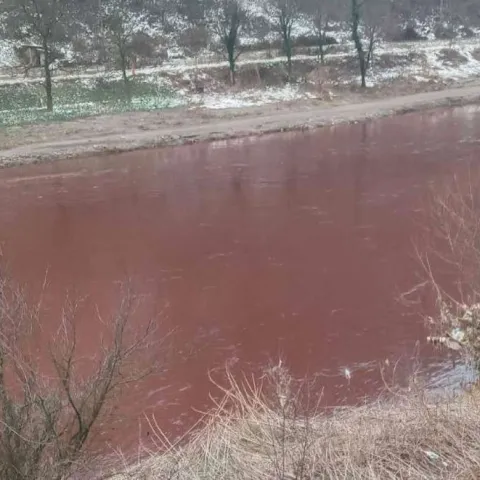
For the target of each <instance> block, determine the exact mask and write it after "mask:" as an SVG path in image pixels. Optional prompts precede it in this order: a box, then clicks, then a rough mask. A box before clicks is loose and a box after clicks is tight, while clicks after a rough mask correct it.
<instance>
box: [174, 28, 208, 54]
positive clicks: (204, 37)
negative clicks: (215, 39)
mask: <svg viewBox="0 0 480 480" xmlns="http://www.w3.org/2000/svg"><path fill="white" fill-rule="evenodd" d="M209 41H210V34H209V32H208V30H207V28H206V27H205V26H204V25H198V26H193V27H190V28H187V29H186V30H185V31H183V32H180V34H179V37H178V44H179V46H180V47H183V48H186V49H187V50H188V51H189V52H190V53H191V54H192V55H198V54H199V53H200V52H201V51H202V50H204V49H206V48H207V47H208V43H209Z"/></svg>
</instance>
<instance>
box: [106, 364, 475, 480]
mask: <svg viewBox="0 0 480 480" xmlns="http://www.w3.org/2000/svg"><path fill="white" fill-rule="evenodd" d="M237 378H238V377H237ZM227 380H228V381H227V384H226V386H225V387H222V386H220V388H221V389H222V391H223V399H222V400H221V401H219V402H217V405H216V407H215V408H214V410H213V411H212V412H210V413H209V414H207V415H206V417H205V419H204V425H203V426H202V428H200V429H198V430H196V431H194V432H193V433H191V434H190V436H189V438H188V441H187V442H186V443H185V442H183V443H182V442H179V443H175V444H171V443H169V442H168V440H167V439H166V436H165V435H164V434H163V433H162V432H161V431H160V430H159V429H158V427H157V437H156V438H157V451H155V452H150V456H149V457H148V458H147V459H145V460H143V461H140V462H139V464H137V465H134V466H132V467H131V468H129V469H127V470H126V471H125V472H123V473H120V474H118V475H117V476H114V477H113V478H114V479H115V480H127V479H142V480H153V479H159V478H162V479H164V478H165V479H172V480H187V479H188V480H211V479H224V480H240V479H241V480H273V479H275V480H287V479H288V480H314V479H341V478H342V479H344V478H348V479H353V480H356V479H365V480H367V479H368V480H372V479H373V480H385V479H391V480H393V479H398V478H408V479H412V480H417V479H418V480H420V479H422V480H426V479H427V480H428V479H432V480H433V479H445V480H446V479H452V478H465V479H467V478H472V479H473V478H478V475H479V474H480V467H479V463H478V458H479V455H480V429H479V426H480V403H479V402H478V400H479V399H478V394H476V393H471V394H464V395H462V396H459V397H457V398H455V399H450V400H448V399H447V400H445V399H443V400H441V401H438V402H433V401H431V402H430V401H427V400H426V398H425V395H424V392H422V391H415V392H413V393H410V394H400V393H399V392H398V393H397V394H396V397H395V399H394V400H392V401H383V402H381V401H378V402H375V403H372V404H368V405H365V406H362V407H346V408H338V409H333V410H321V409H320V408H319V406H318V401H319V397H320V395H319V394H318V393H315V392H318V390H316V389H312V388H311V384H309V383H308V382H306V381H297V380H295V379H293V378H292V377H291V376H290V375H289V374H288V372H287V371H286V370H285V369H283V368H281V367H280V366H279V367H276V368H273V369H271V370H270V371H269V372H268V373H267V375H266V376H265V377H264V378H263V379H261V380H260V381H258V382H257V381H255V380H247V379H245V378H244V379H243V381H240V382H239V381H237V380H236V378H235V377H234V376H233V375H231V374H228V375H227ZM152 427H154V428H155V422H154V420H153V421H152Z"/></svg>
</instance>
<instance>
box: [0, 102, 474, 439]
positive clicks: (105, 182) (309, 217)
mask: <svg viewBox="0 0 480 480" xmlns="http://www.w3.org/2000/svg"><path fill="white" fill-rule="evenodd" d="M478 138H480V110H478V109H475V108H463V109H453V110H441V111H434V112H428V113H424V114H412V115H405V116H398V117H394V118H389V119H383V120H378V121H374V122H369V123H365V124H356V125H345V126H338V127H332V128H324V129H322V130H318V131H315V132H307V133H291V134H290V133H289V134H281V135H270V136H264V137H261V138H247V139H241V140H235V141H227V142H214V143H202V144H197V145H191V146H183V147H175V148H164V149H161V150H156V151H145V152H134V153H127V154H121V155H112V156H103V157H99V158H90V159H82V160H73V161H64V162H57V163H52V164H44V165H36V166H30V167H25V168H12V169H8V170H4V171H2V172H0V242H1V244H2V248H3V253H4V254H5V256H6V257H7V258H8V261H9V263H10V266H11V269H12V271H13V273H14V274H15V276H16V278H17V279H19V280H20V281H22V282H25V283H26V284H27V285H28V286H29V288H30V289H31V290H32V291H34V292H36V291H39V289H40V286H41V284H42V282H43V280H44V278H45V272H46V271H47V269H48V276H47V278H48V289H47V291H48V295H47V297H48V298H47V300H46V303H47V305H48V304H49V302H50V306H51V308H52V311H54V310H55V308H56V307H58V305H60V303H61V301H62V298H63V296H64V294H65V292H66V290H67V289H69V290H74V291H75V292H76V293H78V294H81V295H86V294H88V295H89V300H90V301H91V302H94V303H96V304H98V305H99V309H100V310H101V311H103V312H104V313H105V312H108V310H109V309H113V308H114V297H115V291H116V282H117V281H118V280H123V279H125V278H126V277H130V278H132V279H133V281H134V283H135V286H136V289H137V291H139V292H140V293H142V294H146V300H145V301H146V302H147V303H150V304H151V305H153V306H154V307H155V306H156V307H159V308H161V309H162V311H163V321H162V324H161V327H160V328H164V329H165V330H171V329H172V328H174V330H175V331H174V333H173V335H172V342H173V346H174V348H173V349H172V353H171V354H170V355H168V359H167V360H166V362H167V363H166V371H165V372H164V373H162V374H159V375H156V376H154V377H151V378H149V379H148V380H146V381H143V382H140V383H139V384H138V385H136V386H135V387H132V388H131V389H130V391H128V392H126V393H125V396H124V401H123V407H122V409H121V410H122V413H121V414H119V415H118V416H117V417H118V418H117V421H116V422H112V423H111V424H109V425H108V426H105V427H104V430H105V431H104V433H103V437H102V438H104V440H105V442H111V443H112V445H115V446H118V445H119V446H122V447H130V446H132V445H134V444H135V443H137V442H138V440H139V438H140V439H143V438H144V436H145V435H146V427H145V426H144V427H143V428H142V430H141V432H140V433H139V425H140V424H141V423H142V422H143V423H144V421H143V415H144V414H145V413H146V414H147V415H150V414H152V413H154V414H155V416H156V418H157V421H158V423H159V424H160V425H162V426H164V427H165V428H166V429H167V430H170V431H174V432H179V431H182V430H183V429H185V428H186V425H188V424H189V422H191V421H192V419H194V418H195V416H196V415H197V414H195V413H194V409H204V408H206V407H207V406H208V405H209V393H210V392H212V391H214V387H212V385H211V384H210V382H209V379H208V372H209V371H210V370H212V369H215V368H222V367H223V366H224V365H225V362H230V363H236V364H237V366H239V368H241V369H242V370H244V371H247V372H249V371H255V372H258V371H259V369H260V367H261V366H263V365H265V364H267V363H268V362H269V361H276V360H278V358H279V357H280V356H281V357H282V358H283V359H284V361H285V363H286V364H287V366H288V367H289V368H291V369H292V371H293V372H294V373H295V374H301V375H303V374H307V373H308V374H310V375H315V374H320V376H319V379H320V382H321V383H322V385H323V386H324V395H325V399H326V400H325V401H326V402H327V403H329V404H341V403H344V402H351V401H355V400H358V399H360V398H361V397H362V396H364V395H369V394H372V393H374V392H376V391H377V389H378V387H379V385H380V382H379V375H378V368H377V367H376V366H375V364H376V362H382V361H384V360H385V359H389V360H390V361H391V362H395V361H396V360H397V359H399V358H402V357H407V358H408V357H409V356H411V355H412V354H413V353H414V352H415V351H418V349H417V348H416V343H417V342H418V341H419V342H420V350H419V351H420V361H421V364H422V366H423V367H424V369H425V370H426V372H427V373H428V372H429V374H430V376H431V378H433V379H434V381H442V379H443V378H444V377H445V375H446V374H445V372H446V371H447V370H448V368H449V365H444V364H443V363H442V362H441V361H440V360H439V358H438V356H437V354H435V353H434V352H432V351H431V350H429V349H428V348H426V347H425V346H424V338H425V335H426V334H425V330H424V325H423V321H422V319H421V318H420V316H419V315H418V312H415V311H412V309H411V308H407V307H406V306H405V305H404V304H401V303H399V302H398V296H399V294H400V293H402V292H404V291H406V290H409V289H410V288H412V287H413V286H414V285H415V284H417V283H418V282H419V277H418V273H419V266H418V262H417V260H416V258H415V255H414V242H415V238H416V236H417V234H419V232H420V231H421V230H422V228H423V224H422V222H423V220H422V218H423V210H424V207H425V205H426V202H425V198H426V196H427V193H428V191H429V189H431V188H432V185H434V184H435V183H436V182H440V181H443V180H444V179H445V178H448V177H449V176H451V175H452V174H453V173H454V172H459V171H462V170H465V169H467V168H471V169H476V168H478V165H479V160H480V159H479V155H478V153H479V146H478ZM48 328H50V327H49V326H47V330H48ZM51 328H52V332H53V329H54V325H53V323H52V326H51ZM82 328H83V329H84V340H85V339H87V340H88V341H90V342H91V344H92V346H93V347H94V346H95V345H97V343H96V342H97V340H98V334H97V332H98V331H99V325H98V320H97V319H96V317H95V316H94V315H92V316H85V318H84V319H83V325H82ZM159 355H160V353H159ZM344 368H349V369H350V370H351V371H352V379H351V381H348V380H347V379H346V378H345V377H344V375H343V374H342V371H343V369H344ZM406 370H408V369H406ZM407 373H408V372H407V371H405V372H404V375H405V376H406V375H407ZM399 375H400V377H401V376H402V371H399ZM435 379H436V380H435ZM439 379H440V380H439Z"/></svg>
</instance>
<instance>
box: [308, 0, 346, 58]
mask: <svg viewBox="0 0 480 480" xmlns="http://www.w3.org/2000/svg"><path fill="white" fill-rule="evenodd" d="M309 3H310V2H309ZM310 5H311V7H313V8H311V9H309V13H310V15H311V16H312V19H313V25H314V29H315V36H316V38H317V44H318V54H319V57H320V62H321V64H322V65H324V64H325V54H326V47H327V45H328V31H329V28H330V24H331V22H332V20H333V19H334V15H335V10H337V11H339V10H340V7H338V5H337V4H335V3H334V1H333V0H318V1H315V2H314V3H313V5H312V4H311V3H310Z"/></svg>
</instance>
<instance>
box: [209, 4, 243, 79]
mask: <svg viewBox="0 0 480 480" xmlns="http://www.w3.org/2000/svg"><path fill="white" fill-rule="evenodd" d="M215 16H216V17H217V19H216V21H215V22H214V24H213V28H214V31H215V33H216V34H217V35H218V36H219V37H220V41H221V42H222V45H223V46H224V47H225V50H226V54H227V59H228V66H229V69H230V82H231V84H232V85H235V77H236V63H237V59H238V57H239V56H240V54H241V50H240V49H239V38H238V36H239V33H240V32H241V30H242V28H243V27H244V26H245V23H246V20H247V14H246V12H245V10H244V9H243V8H242V6H241V4H240V1H239V0H218V3H216V4H215Z"/></svg>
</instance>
